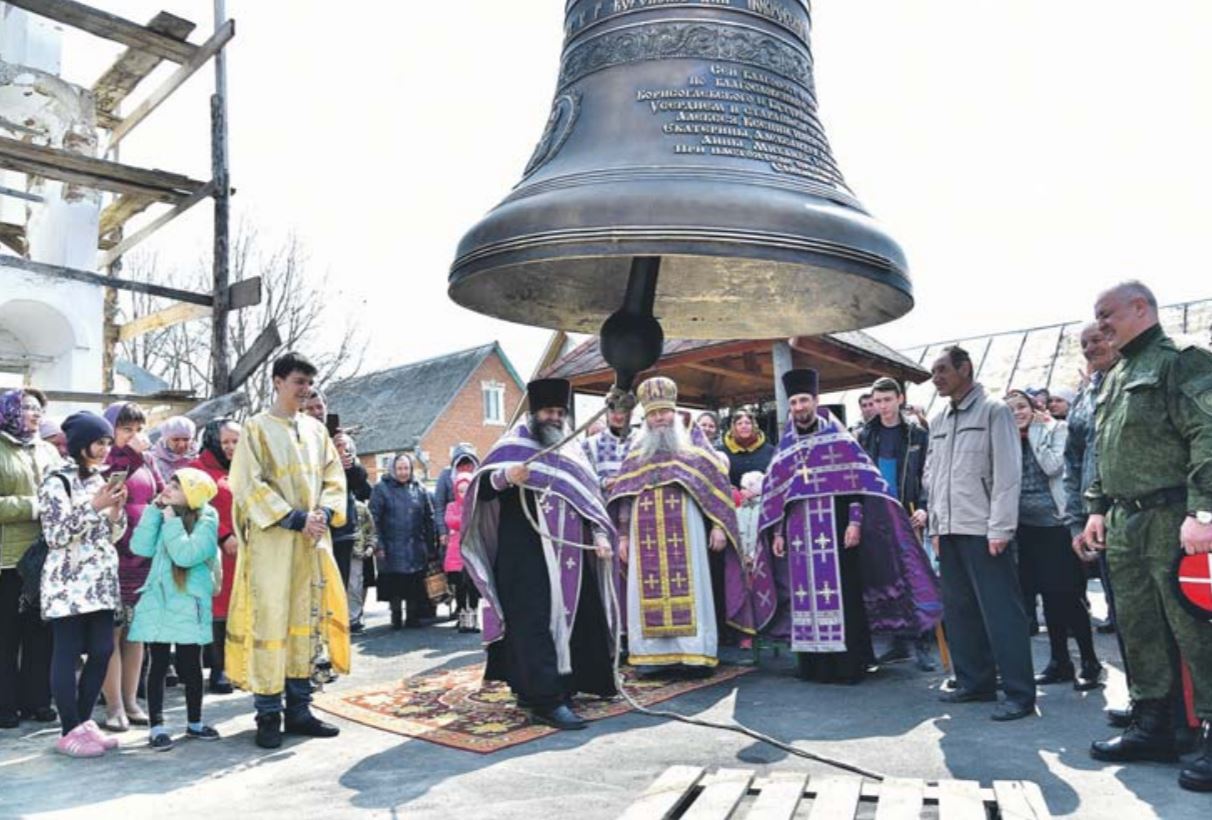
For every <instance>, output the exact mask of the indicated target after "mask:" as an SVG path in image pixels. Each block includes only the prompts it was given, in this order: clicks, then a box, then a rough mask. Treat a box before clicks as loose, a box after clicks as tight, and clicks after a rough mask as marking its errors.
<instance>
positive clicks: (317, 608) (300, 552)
mask: <svg viewBox="0 0 1212 820" xmlns="http://www.w3.org/2000/svg"><path fill="white" fill-rule="evenodd" d="M229 481H230V482H231V494H232V518H233V523H234V526H235V530H236V538H237V540H238V541H239V544H240V552H239V555H238V557H237V558H236V577H235V581H234V582H233V584H232V597H231V607H230V610H229V612H228V617H227V669H226V671H227V675H228V677H230V678H231V680H232V682H233V683H235V685H236V686H238V687H240V688H241V689H244V690H246V691H251V692H254V693H256V694H263V695H273V694H277V693H279V692H281V691H282V690H283V688H284V687H285V681H286V679H287V678H310V677H311V675H312V671H313V662H314V660H315V658H316V655H317V650H318V649H319V647H318V644H319V643H320V642H322V641H325V642H327V648H328V655H329V658H330V660H331V661H332V665H333V668H334V669H335V670H336V671H338V672H341V673H344V674H348V672H349V655H350V649H349V614H348V609H347V605H346V601H345V587H344V585H343V584H342V583H341V574H340V571H339V570H338V569H337V564H336V561H335V560H334V559H333V555H332V538H331V536H330V535H329V534H327V533H326V534H325V535H324V537H323V539H321V541H320V542H319V543H318V544H317V543H315V542H313V541H312V540H311V539H310V538H309V537H308V536H306V535H305V534H303V533H302V532H295V531H293V530H288V529H286V528H284V527H280V526H278V522H279V521H281V520H282V519H283V518H285V517H286V516H287V515H289V514H290V513H291V512H292V511H294V510H308V511H309V510H314V509H317V508H321V507H323V508H327V509H329V510H331V511H332V513H333V518H332V525H333V526H340V525H342V524H343V523H344V522H345V500H346V494H345V493H346V490H345V471H344V469H342V467H341V458H340V456H339V455H338V454H337V450H336V448H335V447H334V446H333V443H332V440H331V438H330V437H329V435H328V431H327V430H325V429H324V426H323V425H321V424H320V423H319V422H318V421H316V420H315V419H313V418H310V417H308V416H303V415H299V416H296V417H295V418H294V419H290V420H288V419H283V418H279V417H278V416H274V415H271V414H270V413H260V414H258V415H257V416H255V417H253V418H252V419H250V420H249V421H248V422H247V423H246V424H245V425H244V430H243V432H242V434H241V435H240V443H239V445H238V446H237V447H236V452H235V455H233V456H232V460H231V475H230V477H229ZM321 582H322V583H321Z"/></svg>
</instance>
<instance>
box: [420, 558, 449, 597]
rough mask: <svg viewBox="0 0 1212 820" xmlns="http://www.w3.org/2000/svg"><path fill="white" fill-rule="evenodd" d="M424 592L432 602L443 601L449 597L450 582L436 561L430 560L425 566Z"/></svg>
mask: <svg viewBox="0 0 1212 820" xmlns="http://www.w3.org/2000/svg"><path fill="white" fill-rule="evenodd" d="M425 593H426V594H427V595H428V596H429V601H430V603H433V604H441V603H445V602H446V601H449V600H450V598H451V594H450V582H449V581H448V580H447V579H446V573H445V572H444V571H443V570H442V564H441V563H440V562H438V561H430V562H429V565H428V566H427V567H426V568H425Z"/></svg>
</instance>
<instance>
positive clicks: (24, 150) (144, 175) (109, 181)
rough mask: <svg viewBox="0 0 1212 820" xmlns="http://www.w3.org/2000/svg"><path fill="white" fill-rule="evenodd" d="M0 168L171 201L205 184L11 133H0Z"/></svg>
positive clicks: (185, 195)
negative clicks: (98, 157)
mask: <svg viewBox="0 0 1212 820" xmlns="http://www.w3.org/2000/svg"><path fill="white" fill-rule="evenodd" d="M0 168H8V169H9V170H11V171H18V172H20V173H23V174H34V175H36V176H42V177H48V178H50V179H58V180H62V181H64V182H73V183H76V184H77V185H84V186H87V187H89V188H97V189H100V190H102V191H114V192H116V193H122V194H142V195H144V196H150V197H153V198H154V199H158V200H161V201H163V202H172V203H177V202H180V201H181V200H183V199H185V198H186V197H188V196H189V195H190V194H192V193H195V192H196V191H197V190H198V189H199V188H201V187H203V186H204V185H205V184H206V183H205V182H199V181H198V180H195V179H190V178H189V177H186V176H182V175H180V174H173V173H170V172H168V171H159V170H152V169H148V168H136V167H135V166H133V165H123V164H121V163H118V162H110V161H109V160H104V159H97V158H96V157H86V156H82V155H80V154H74V153H72V152H70V151H64V150H63V149H61V148H49V147H47V146H45V145H33V144H32V143H28V142H22V141H21V140H15V139H12V138H11V137H0Z"/></svg>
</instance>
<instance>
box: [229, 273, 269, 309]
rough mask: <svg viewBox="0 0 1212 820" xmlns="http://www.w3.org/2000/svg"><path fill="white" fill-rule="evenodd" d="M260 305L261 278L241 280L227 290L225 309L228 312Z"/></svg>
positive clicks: (254, 277)
mask: <svg viewBox="0 0 1212 820" xmlns="http://www.w3.org/2000/svg"><path fill="white" fill-rule="evenodd" d="M259 304H261V277H260V276H253V277H250V278H248V279H241V280H240V281H239V282H236V284H234V285H232V286H231V287H230V288H228V289H227V307H228V309H230V310H240V309H241V308H246V307H252V306H253V305H259Z"/></svg>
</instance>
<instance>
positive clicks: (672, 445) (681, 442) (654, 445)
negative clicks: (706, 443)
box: [636, 423, 690, 461]
mask: <svg viewBox="0 0 1212 820" xmlns="http://www.w3.org/2000/svg"><path fill="white" fill-rule="evenodd" d="M689 443H690V440H689V438H688V437H687V435H686V431H685V430H684V429H683V428H682V426H681V425H680V424H676V423H675V424H671V425H669V426H668V427H658V428H655V429H654V428H652V427H647V426H645V428H644V435H643V436H642V437H641V438H640V440H639V442H638V443H637V444H636V450H637V451H638V452H639V457H640V458H641V459H642V460H645V461H647V460H648V459H651V458H653V457H654V456H671V455H677V454H679V453H681V452H682V451H683V450H685V449H686V447H687V446H688V445H689Z"/></svg>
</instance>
